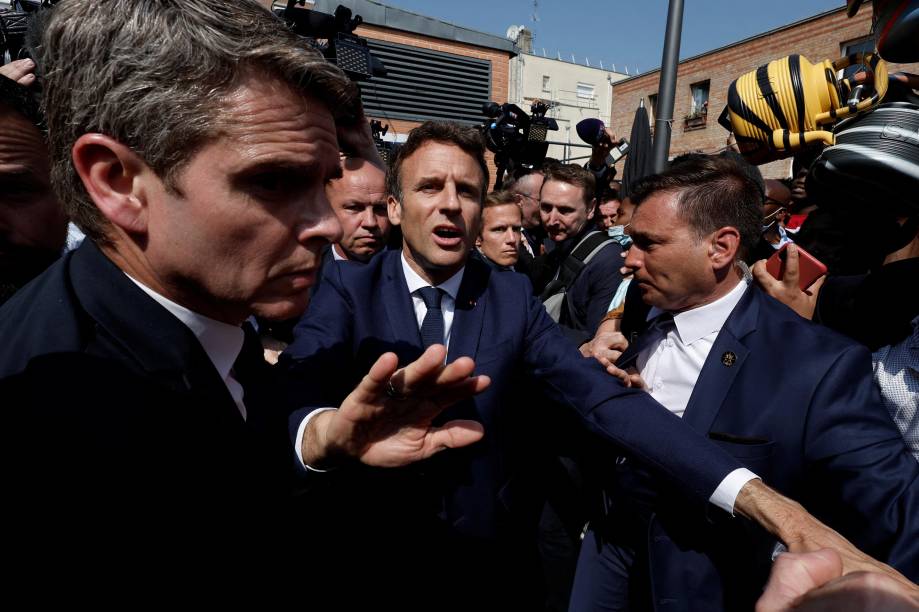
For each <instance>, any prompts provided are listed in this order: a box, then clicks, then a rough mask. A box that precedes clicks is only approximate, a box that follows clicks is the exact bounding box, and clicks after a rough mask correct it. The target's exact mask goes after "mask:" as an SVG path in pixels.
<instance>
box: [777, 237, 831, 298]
mask: <svg viewBox="0 0 919 612" xmlns="http://www.w3.org/2000/svg"><path fill="white" fill-rule="evenodd" d="M795 246H796V247H797V249H798V286H799V287H801V291H805V290H807V288H808V287H810V286H811V285H813V284H814V282H816V280H817V279H818V278H820V277H821V276H823V275H824V274H826V266H825V265H823V264H822V263H820V260H819V259H817V258H816V257H814V256H813V255H811V254H810V253H808V252H807V251H805V250H804V249H802V248H801V247H800V246H799V245H797V244H796V245H795ZM787 248H788V245H787V244H786V245H784V246H783V247H782V248H781V249H779V250H778V251H776V252H775V253H774V254H773V255H772V257H770V258H769V259H768V260H767V261H766V271H767V272H769V274H771V275H772V276H773V278H775V279H778V280H782V277H783V276H785V255H786V253H785V251H786V249H787Z"/></svg>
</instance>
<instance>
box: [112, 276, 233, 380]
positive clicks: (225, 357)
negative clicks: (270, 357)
mask: <svg viewBox="0 0 919 612" xmlns="http://www.w3.org/2000/svg"><path fill="white" fill-rule="evenodd" d="M125 276H127V277H128V278H129V279H131V281H132V282H133V283H134V284H135V285H137V286H138V287H140V288H141V290H142V291H143V292H144V293H146V294H147V295H149V296H150V297H151V298H153V299H154V300H155V301H156V303H157V304H159V305H160V306H162V307H163V308H165V309H166V310H168V311H169V312H170V313H172V315H173V316H174V317H175V318H177V319H178V320H179V321H181V322H182V323H184V324H185V326H186V327H188V329H190V330H191V332H192V333H193V334H194V335H195V338H197V339H198V342H199V343H200V344H201V348H203V349H204V352H205V353H207V356H208V357H209V358H210V360H211V363H213V364H214V367H215V368H216V369H217V373H218V374H220V378H221V379H224V380H225V379H226V378H227V376H229V374H230V369H231V368H232V367H233V362H235V361H236V358H237V357H239V352H240V351H241V350H242V348H243V340H244V338H245V334H244V333H243V330H242V328H241V327H239V326H237V325H230V324H229V323H224V322H223V321H217V320H216V319H211V318H210V317H205V316H204V315H202V314H198V313H197V312H192V311H191V310H189V309H188V308H185V307H184V306H181V305H179V304H176V303H175V302H173V301H172V300H170V299H169V298H166V297H164V296H162V295H160V294H159V293H157V292H156V291H154V290H153V289H151V288H150V287H147V286H146V285H144V284H143V283H141V282H140V281H138V280H137V279H135V278H133V277H132V276H130V275H129V274H127V273H126V274H125Z"/></svg>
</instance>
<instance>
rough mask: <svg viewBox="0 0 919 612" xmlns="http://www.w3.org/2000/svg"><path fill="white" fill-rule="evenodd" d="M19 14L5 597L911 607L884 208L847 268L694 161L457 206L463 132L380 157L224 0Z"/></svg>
mask: <svg viewBox="0 0 919 612" xmlns="http://www.w3.org/2000/svg"><path fill="white" fill-rule="evenodd" d="M39 26H40V29H39V30H38V31H37V32H36V33H35V36H34V37H33V38H32V40H33V41H34V44H33V45H32V47H31V48H30V51H31V54H32V58H33V59H26V60H18V61H14V62H10V63H8V64H6V65H3V66H0V194H2V195H0V247H2V248H0V272H2V275H3V278H2V279H0V291H2V295H0V299H2V300H3V305H2V308H0V338H2V340H3V341H2V343H0V398H2V402H3V405H4V407H5V408H6V414H7V417H8V418H7V419H6V422H5V424H4V427H3V432H4V433H3V441H2V444H0V448H2V449H3V453H4V461H3V465H4V466H5V467H4V482H6V484H7V487H8V494H7V499H8V503H7V515H8V529H7V531H6V533H5V536H6V537H5V538H4V541H5V542H6V544H7V547H6V548H7V550H8V551H9V552H10V553H11V559H15V563H14V566H15V567H14V568H13V570H12V574H11V575H12V576H14V578H15V581H18V582H19V583H20V584H29V583H30V582H31V581H35V582H39V583H40V582H42V581H44V580H47V578H48V577H49V576H52V575H54V576H56V575H58V574H61V575H64V576H66V578H67V579H73V580H79V581H82V582H83V585H84V587H89V588H90V589H91V590H92V589H93V588H94V587H95V588H98V589H107V588H109V586H110V585H112V584H114V585H117V587H119V588H121V587H129V586H136V588H137V589H146V590H156V591H159V592H160V593H168V592H173V591H175V592H179V591H182V590H187V589H188V587H189V584H191V583H194V584H195V586H196V587H197V588H199V589H200V591H201V593H202V594H204V593H209V594H213V593H215V592H219V593H220V596H221V597H227V598H231V597H232V594H233V593H236V592H237V591H238V590H240V589H242V588H244V587H243V586H242V585H243V584H245V585H247V586H250V587H255V588H262V587H263V586H264V585H267V584H273V585H275V586H277V585H278V584H283V586H282V587H280V588H284V589H285V590H291V591H293V590H297V591H300V592H305V593H306V595H307V598H308V601H309V603H310V604H311V605H312V606H313V607H315V608H316V609H362V608H365V607H369V606H373V607H379V608H384V607H389V606H396V607H398V608H399V609H405V610H414V609H419V610H421V609H424V610H453V609H456V610H460V609H473V608H475V609H501V610H565V609H568V610H573V611H588V610H644V609H661V608H664V607H666V608H667V609H679V610H697V609H705V610H716V609H724V610H740V609H752V608H754V607H756V608H757V609H759V610H762V611H764V612H765V611H778V610H789V609H797V608H798V607H800V609H825V607H826V606H827V605H829V606H831V607H833V608H834V609H840V610H842V609H873V610H897V609H903V610H909V609H915V608H917V607H919V587H917V586H916V584H914V582H915V581H916V580H919V430H917V427H919V418H917V415H916V404H917V398H919V387H917V383H919V357H917V351H919V333H917V324H919V305H917V302H916V298H915V297H914V296H913V295H912V292H910V291H909V290H908V287H909V286H912V285H914V284H915V280H916V278H919V275H917V274H916V272H917V271H916V264H917V262H919V235H917V227H916V219H917V218H919V212H917V210H919V209H914V210H913V212H912V214H907V215H904V214H902V213H901V212H900V211H893V212H890V213H888V212H886V211H884V210H883V209H881V208H878V210H877V212H876V213H874V217H875V218H874V221H873V224H872V225H871V227H876V228H891V227H892V228H897V229H899V230H902V231H899V232H894V233H897V239H896V240H891V239H889V236H888V235H873V236H870V237H868V238H863V239H862V241H861V243H860V245H859V246H860V248H861V251H860V253H859V255H860V256H857V255H854V254H852V253H849V252H842V251H845V250H847V249H851V248H852V244H851V242H850V241H849V238H850V235H849V233H847V230H849V231H851V229H852V228H851V224H846V223H845V222H841V221H840V219H846V218H847V215H850V214H851V210H850V209H847V208H845V207H843V206H831V205H830V204H828V203H827V202H825V201H822V200H821V199H820V196H819V194H810V195H808V193H807V186H806V183H803V182H794V181H792V180H791V179H789V180H788V181H776V180H763V177H762V175H761V174H760V172H759V170H758V169H757V168H756V167H754V166H751V165H749V164H747V163H746V162H745V161H744V160H743V158H742V157H741V156H740V155H739V154H737V153H733V152H730V151H729V152H726V153H722V154H716V155H706V154H696V153H693V154H688V155H684V156H680V157H678V158H676V159H674V160H672V162H671V163H670V166H669V168H668V169H667V170H665V171H664V172H662V173H659V174H654V175H650V176H647V177H644V178H642V179H640V180H638V181H637V182H634V183H632V184H630V185H624V184H620V183H619V182H617V181H615V180H614V179H613V178H612V177H613V176H614V174H615V173H614V172H611V171H610V169H609V168H603V169H602V171H598V169H597V166H598V164H600V163H601V162H603V160H604V158H605V153H606V152H607V151H608V148H609V147H608V145H609V143H611V142H614V141H615V137H614V136H613V135H612V134H611V133H607V135H606V138H604V139H601V144H598V145H597V146H596V147H595V151H594V155H593V156H592V158H591V161H590V162H588V164H587V165H586V167H582V166H578V165H573V164H566V163H561V162H559V161H555V160H547V161H546V163H545V164H543V165H542V166H539V167H535V168H517V169H516V170H515V171H514V172H513V174H512V175H511V176H508V177H507V179H506V180H505V181H504V189H503V190H501V191H496V192H491V193H489V192H488V189H487V186H488V185H489V168H488V164H487V162H486V156H485V147H484V144H483V140H482V137H481V134H480V133H479V131H478V130H476V129H475V128H471V127H466V126H461V125H458V124H455V123H450V122H443V121H429V122H426V123H424V124H422V125H421V126H420V127H417V128H415V129H413V130H412V131H411V132H410V133H409V134H408V137H407V140H406V141H405V142H404V143H403V144H402V145H401V147H400V148H399V149H398V150H397V152H396V153H395V155H394V156H393V158H392V159H391V161H390V163H389V164H388V165H387V164H385V163H384V162H383V161H382V160H381V158H380V156H379V154H378V153H377V150H376V147H375V144H374V141H373V138H372V136H371V133H370V129H369V125H368V122H367V120H366V118H365V116H364V112H363V109H362V106H361V102H360V95H359V91H358V89H357V87H356V86H355V85H354V84H353V83H352V82H350V81H349V80H348V79H347V78H346V77H345V76H344V74H343V73H341V72H340V71H339V70H338V69H337V68H336V67H334V66H333V65H332V64H330V63H328V62H327V61H325V60H324V59H323V58H322V57H321V56H320V55H319V54H318V53H317V52H315V51H314V50H312V49H311V48H310V47H309V46H307V45H306V44H305V43H304V42H303V41H302V40H301V39H299V38H298V37H296V36H295V35H294V34H292V33H291V32H289V31H288V30H287V29H285V28H284V27H282V25H281V24H280V22H279V21H278V20H277V19H276V18H275V17H274V16H273V15H272V14H271V13H270V12H268V11H267V10H265V9H263V8H262V7H261V6H259V5H258V3H256V2H254V1H249V0H243V1H240V2H232V3H220V2H209V1H208V0H183V1H181V2H179V1H177V0H175V1H174V0H161V1H158V2H124V1H114V0H68V1H67V2H62V3H60V4H59V5H58V6H55V7H54V8H53V9H51V10H50V11H49V14H48V16H47V18H45V19H42V20H41V22H40V24H39ZM811 161H813V154H808V155H801V156H800V158H799V159H797V160H796V169H799V170H800V176H798V177H795V178H796V179H797V180H798V181H804V179H805V178H806V176H807V172H808V168H809V163H810V162H811ZM885 215H886V217H885ZM881 217H885V218H883V219H882V218H881ZM801 219H805V220H804V222H803V224H801V223H800V221H801ZM793 220H794V222H793ZM840 227H841V228H842V229H841V230H838V228H840ZM879 231H880V230H879ZM802 248H803V249H806V252H807V253H812V254H813V255H815V256H816V257H817V258H819V259H820V260H822V261H824V262H826V263H827V264H828V267H829V270H828V274H827V275H826V277H825V278H820V279H819V280H817V281H816V282H815V283H813V284H810V285H809V286H802V285H801V284H800V283H799V277H800V276H801V274H802V273H801V270H800V269H799V268H801V266H800V265H799V262H801V260H802V259H803V255H802V253H801V249H802ZM780 252H781V253H784V263H783V268H782V270H783V271H782V273H781V275H780V276H779V277H778V278H776V277H775V276H773V275H772V274H771V273H770V272H769V271H768V270H767V269H766V268H767V266H766V264H765V261H763V260H764V259H768V258H769V257H772V256H773V254H780ZM775 256H776V257H778V256H779V255H775ZM853 262H857V263H860V264H861V267H858V266H856V263H853ZM891 292H897V293H898V294H900V293H902V294H903V295H902V296H901V297H899V298H898V300H897V304H896V305H895V306H891V305H890V302H889V299H888V296H889V295H890V293H891ZM881 319H883V320H881ZM87 550H92V551H94V552H93V555H92V556H93V560H92V561H91V562H88V561H87V559H86V558H85V555H86V552H85V551H87ZM785 551H789V552H785ZM204 567H206V568H207V574H208V577H207V578H201V577H200V576H199V574H200V573H201V572H202V568H204ZM214 576H216V578H214ZM199 578H200V579H199ZM807 606H813V607H812V608H808V607H807ZM819 606H824V608H820V607H819ZM846 606H848V608H847V607H846Z"/></svg>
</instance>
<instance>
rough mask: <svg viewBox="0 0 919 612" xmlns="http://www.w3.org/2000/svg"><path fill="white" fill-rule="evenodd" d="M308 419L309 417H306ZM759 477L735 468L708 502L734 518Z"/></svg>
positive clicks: (745, 470) (743, 469) (746, 470)
mask: <svg viewBox="0 0 919 612" xmlns="http://www.w3.org/2000/svg"><path fill="white" fill-rule="evenodd" d="M307 418H309V417H307ZM754 478H756V479H758V478H759V476H757V475H756V474H754V473H753V472H751V471H750V470H748V469H747V468H737V469H736V470H734V471H733V472H731V473H730V474H728V475H727V476H725V478H724V480H722V481H721V484H719V485H718V488H717V489H715V492H714V493H712V496H711V497H709V498H708V501H709V502H711V503H713V504H714V505H716V506H718V507H719V508H721V509H722V510H724V511H725V512H729V513H730V514H731V516H734V502H735V501H737V495H738V494H739V493H740V490H741V489H743V487H744V485H745V484H747V483H748V482H750V481H751V480H753V479H754Z"/></svg>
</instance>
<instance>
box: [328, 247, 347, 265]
mask: <svg viewBox="0 0 919 612" xmlns="http://www.w3.org/2000/svg"><path fill="white" fill-rule="evenodd" d="M330 248H331V249H332V258H333V259H334V260H335V261H348V259H347V258H346V257H345V256H344V255H339V254H338V249H336V248H335V245H334V244H333V245H332V246H331V247H330Z"/></svg>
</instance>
